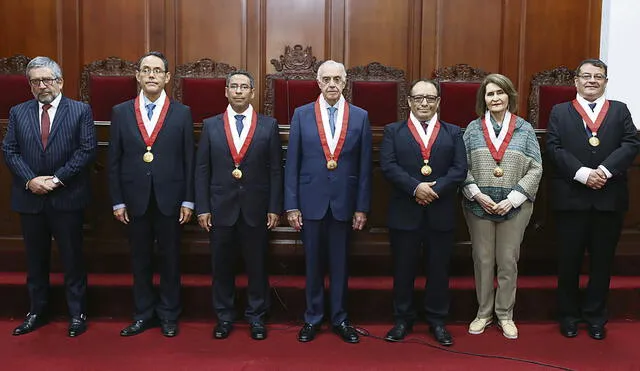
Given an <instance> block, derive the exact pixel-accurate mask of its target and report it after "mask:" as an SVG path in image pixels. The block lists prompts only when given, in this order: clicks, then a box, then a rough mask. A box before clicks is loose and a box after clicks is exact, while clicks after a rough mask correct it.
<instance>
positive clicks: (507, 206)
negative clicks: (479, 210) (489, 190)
mask: <svg viewBox="0 0 640 371" xmlns="http://www.w3.org/2000/svg"><path fill="white" fill-rule="evenodd" d="M511 209H513V204H512V203H511V201H509V199H508V198H505V199H504V200H502V201H500V202H498V203H497V204H496V205H495V206H494V207H493V209H492V210H493V213H494V214H497V215H505V214H506V213H508V212H509V210H511Z"/></svg>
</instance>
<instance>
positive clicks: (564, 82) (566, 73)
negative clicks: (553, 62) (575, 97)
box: [529, 66, 576, 128]
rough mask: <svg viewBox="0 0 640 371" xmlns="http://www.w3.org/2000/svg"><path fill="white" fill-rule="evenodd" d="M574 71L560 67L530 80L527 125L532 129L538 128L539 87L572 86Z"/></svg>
mask: <svg viewBox="0 0 640 371" xmlns="http://www.w3.org/2000/svg"><path fill="white" fill-rule="evenodd" d="M575 74H576V73H575V71H574V70H572V69H569V68H568V67H566V66H560V67H557V68H554V69H552V70H547V71H542V72H538V73H536V74H534V75H533V77H532V79H531V92H530V93H529V123H531V125H532V126H533V127H534V128H537V127H538V114H539V112H540V86H542V85H555V86H573V85H574V77H575Z"/></svg>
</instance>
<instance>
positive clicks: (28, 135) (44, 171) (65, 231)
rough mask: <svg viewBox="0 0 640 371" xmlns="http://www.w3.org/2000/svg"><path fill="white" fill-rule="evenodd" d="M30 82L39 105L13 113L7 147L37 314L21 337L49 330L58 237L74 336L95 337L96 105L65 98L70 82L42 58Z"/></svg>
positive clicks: (31, 69)
mask: <svg viewBox="0 0 640 371" xmlns="http://www.w3.org/2000/svg"><path fill="white" fill-rule="evenodd" d="M26 74H27V79H28V80H29V85H31V92H32V93H33V96H34V97H35V99H32V100H30V101H27V102H24V103H21V104H19V105H17V106H14V107H12V108H11V110H10V111H9V126H8V128H7V134H6V136H5V138H4V141H3V146H2V151H3V153H4V159H5V162H6V163H7V166H8V168H9V170H10V171H11V174H12V175H13V183H12V187H11V206H12V209H13V210H14V211H16V212H18V213H19V214H20V221H21V224H22V233H23V239H24V244H25V249H26V253H27V289H28V291H29V297H30V299H31V305H30V309H29V313H28V314H27V316H26V318H25V320H24V322H23V323H22V324H20V325H19V326H18V327H16V328H15V329H14V330H13V335H24V334H27V333H29V332H32V331H33V330H35V329H37V328H38V327H40V326H42V325H44V324H45V323H46V322H47V317H46V316H47V313H46V311H47V306H48V291H49V269H50V267H49V258H50V255H51V237H53V238H54V239H55V240H56V243H57V245H58V249H59V251H60V258H61V259H62V265H63V266H64V270H65V273H64V282H65V288H66V297H67V305H68V307H69V315H70V316H71V320H70V323H69V328H68V335H69V336H71V337H74V336H78V335H81V334H82V333H84V332H85V331H86V329H87V325H86V318H87V317H86V300H85V296H86V290H87V273H86V271H85V266H84V262H83V257H82V224H83V212H84V208H85V207H86V206H87V204H88V203H89V200H90V199H91V196H90V187H89V185H90V184H89V169H90V166H91V164H92V162H93V160H94V159H95V157H96V146H97V142H96V132H95V127H94V125H93V116H92V114H91V108H90V107H89V105H87V104H85V103H82V102H78V101H75V100H72V99H69V98H66V97H63V96H62V93H61V90H62V86H63V83H64V80H63V79H62V71H61V69H60V66H59V65H58V64H57V63H56V62H55V61H53V60H51V59H50V58H47V57H36V58H34V59H32V60H31V61H30V62H29V64H28V65H27V71H26Z"/></svg>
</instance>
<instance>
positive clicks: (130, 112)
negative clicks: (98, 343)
mask: <svg viewBox="0 0 640 371" xmlns="http://www.w3.org/2000/svg"><path fill="white" fill-rule="evenodd" d="M135 99H139V98H138V97H136V98H135ZM143 114H144V109H143ZM110 135H111V137H110V143H109V190H110V193H111V200H112V202H113V205H118V204H125V205H126V207H127V212H128V214H129V217H130V220H131V222H130V224H129V241H130V244H131V260H132V271H133V281H134V284H133V295H134V302H135V314H134V319H135V320H149V319H151V318H152V317H153V316H154V313H155V314H157V315H158V317H160V319H162V320H170V321H174V320H176V319H177V318H178V316H179V314H180V311H181V305H180V264H179V263H180V235H181V231H182V228H181V225H180V224H179V221H178V219H179V215H180V207H181V204H182V202H185V201H186V202H194V185H193V184H194V183H193V182H194V156H195V148H194V141H193V122H192V119H191V110H190V109H189V107H187V106H185V105H183V104H181V103H179V102H175V101H171V104H170V106H169V109H168V111H167V115H166V117H165V121H164V125H163V126H162V129H160V131H159V132H158V136H157V138H156V141H155V143H154V144H153V146H152V152H153V154H154V159H153V161H152V162H149V163H147V162H144V161H143V160H142V156H143V155H144V153H145V152H146V144H145V143H144V140H143V138H142V133H140V129H139V128H138V124H137V122H136V116H135V113H134V100H130V101H127V102H124V103H121V104H118V105H116V106H114V107H113V110H112V113H111V128H110ZM156 240H157V244H158V250H159V252H160V255H161V257H162V259H161V264H160V295H159V297H158V296H157V295H156V294H155V292H154V289H153V283H152V275H153V267H152V260H151V257H152V255H153V248H154V244H155V242H156Z"/></svg>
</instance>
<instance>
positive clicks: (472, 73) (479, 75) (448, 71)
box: [433, 64, 489, 82]
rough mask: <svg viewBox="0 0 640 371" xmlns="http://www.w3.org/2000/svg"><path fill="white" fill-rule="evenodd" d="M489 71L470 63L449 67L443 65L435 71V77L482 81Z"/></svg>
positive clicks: (447, 79) (448, 79)
mask: <svg viewBox="0 0 640 371" xmlns="http://www.w3.org/2000/svg"><path fill="white" fill-rule="evenodd" d="M487 75H489V73H487V72H485V71H483V70H481V69H479V68H474V67H471V66H469V65H468V64H456V65H454V66H449V67H441V68H438V69H437V70H435V71H433V79H434V80H436V81H438V82H442V81H460V82H463V81H464V82H482V80H483V79H484V78H485V77H487Z"/></svg>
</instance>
